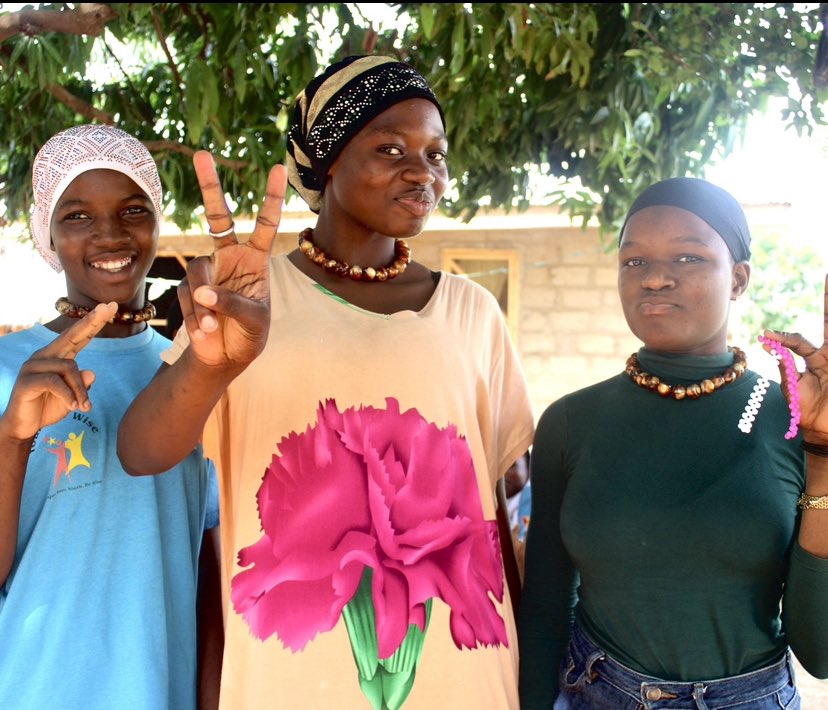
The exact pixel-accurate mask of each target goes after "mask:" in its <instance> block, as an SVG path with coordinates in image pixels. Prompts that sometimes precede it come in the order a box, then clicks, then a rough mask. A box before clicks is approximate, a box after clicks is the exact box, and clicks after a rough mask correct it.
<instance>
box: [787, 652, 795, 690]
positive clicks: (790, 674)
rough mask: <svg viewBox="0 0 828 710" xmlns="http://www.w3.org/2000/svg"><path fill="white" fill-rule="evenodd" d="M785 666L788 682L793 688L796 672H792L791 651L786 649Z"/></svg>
mask: <svg viewBox="0 0 828 710" xmlns="http://www.w3.org/2000/svg"><path fill="white" fill-rule="evenodd" d="M785 665H786V666H787V667H788V682H789V683H790V684H791V686H795V685H796V671H795V670H794V663H793V654H792V653H791V649H788V650H787V652H786V653H785Z"/></svg>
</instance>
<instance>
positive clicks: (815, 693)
mask: <svg viewBox="0 0 828 710" xmlns="http://www.w3.org/2000/svg"><path fill="white" fill-rule="evenodd" d="M795 665H796V684H797V685H798V686H799V694H800V695H801V696H802V709H803V710H828V680H819V679H818V678H814V677H813V676H812V675H808V673H806V672H805V669H804V668H802V666H800V665H799V663H798V662H796V664H795Z"/></svg>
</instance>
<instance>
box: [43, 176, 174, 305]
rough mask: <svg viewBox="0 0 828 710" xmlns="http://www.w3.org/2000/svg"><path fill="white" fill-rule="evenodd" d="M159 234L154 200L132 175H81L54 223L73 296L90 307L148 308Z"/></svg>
mask: <svg viewBox="0 0 828 710" xmlns="http://www.w3.org/2000/svg"><path fill="white" fill-rule="evenodd" d="M158 232H159V218H158V215H157V214H156V211H155V208H154V207H153V204H152V200H150V198H149V197H147V195H146V194H145V193H144V192H143V190H141V188H140V187H138V185H136V184H135V182H134V181H133V180H131V179H130V178H129V177H127V176H126V175H124V174H123V173H120V172H118V171H116V170H104V169H98V170H89V171H88V172H85V173H82V174H81V175H79V176H78V177H76V178H75V179H74V180H73V181H72V182H71V183H70V184H69V186H68V187H67V188H66V190H65V191H64V192H63V194H62V195H61V196H60V198H59V199H58V201H57V204H56V205H55V209H54V212H53V214H52V221H51V225H50V234H51V239H52V246H53V248H54V250H55V251H56V252H57V255H58V258H59V260H60V263H61V265H62V266H63V269H64V272H65V275H66V286H67V290H68V294H67V295H68V298H69V300H70V301H71V302H72V303H74V304H76V305H80V306H90V307H91V306H95V305H96V304H98V303H105V302H108V301H117V302H118V304H120V305H121V306H122V307H126V308H131V309H135V308H140V307H141V306H143V305H144V288H145V279H146V276H147V273H148V272H149V269H150V267H151V266H152V262H153V259H154V258H155V252H156V249H157V247H158Z"/></svg>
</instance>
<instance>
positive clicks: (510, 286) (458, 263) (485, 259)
mask: <svg viewBox="0 0 828 710" xmlns="http://www.w3.org/2000/svg"><path fill="white" fill-rule="evenodd" d="M519 266H520V263H519V259H518V254H517V252H516V251H514V250H512V249H443V270H444V271H447V272H449V273H451V274H459V275H461V276H465V277H466V278H468V279H471V280H472V281H476V282H477V283H479V284H480V285H481V286H483V287H484V288H485V289H487V290H488V291H490V292H491V293H492V294H493V295H494V297H495V298H496V299H497V302H498V303H499V304H500V309H501V310H502V311H503V315H504V316H505V318H506V324H507V325H508V326H509V331H510V333H511V335H512V342H513V343H515V345H517V341H518V293H519V291H518V285H519V280H518V279H519Z"/></svg>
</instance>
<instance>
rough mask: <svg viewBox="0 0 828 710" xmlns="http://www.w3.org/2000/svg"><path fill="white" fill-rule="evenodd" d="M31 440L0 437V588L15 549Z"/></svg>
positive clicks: (0, 435)
mask: <svg viewBox="0 0 828 710" xmlns="http://www.w3.org/2000/svg"><path fill="white" fill-rule="evenodd" d="M31 448H32V439H31V438H29V439H25V440H21V439H13V438H10V437H8V436H5V435H3V434H2V433H0V462H2V463H0V585H2V584H5V582H6V578H7V577H8V576H9V572H10V571H11V567H12V563H13V562H14V554H15V550H16V549H17V529H18V526H19V523H20V498H21V496H22V494H23V480H24V479H25V477H26V466H27V465H28V463H29V454H30V452H31Z"/></svg>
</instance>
